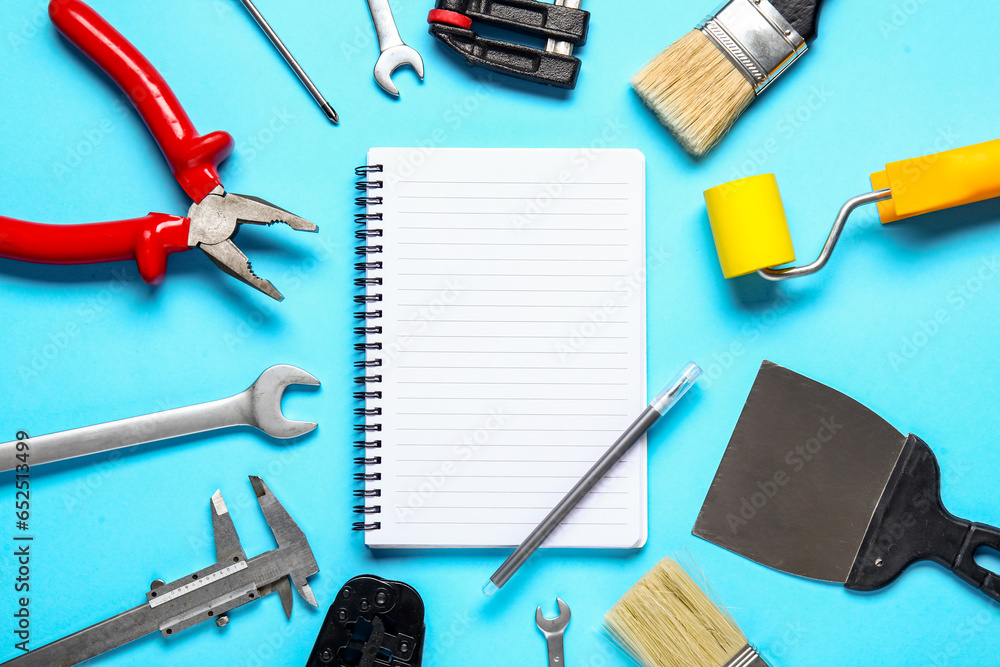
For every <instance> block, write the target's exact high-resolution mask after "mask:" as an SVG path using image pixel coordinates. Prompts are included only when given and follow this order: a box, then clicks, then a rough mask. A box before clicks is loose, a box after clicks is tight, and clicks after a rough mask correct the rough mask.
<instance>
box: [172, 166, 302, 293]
mask: <svg viewBox="0 0 1000 667" xmlns="http://www.w3.org/2000/svg"><path fill="white" fill-rule="evenodd" d="M188 219H189V220H190V221H191V222H190V226H189V228H188V246H189V247H191V248H201V249H202V251H203V252H204V253H205V254H206V255H208V258H209V259H211V260H212V261H213V262H214V263H215V265H216V266H218V267H219V268H220V269H222V270H223V271H225V272H226V273H228V274H229V275H231V276H232V277H233V278H236V279H237V280H241V281H243V282H244V283H246V284H247V285H250V286H251V287H253V288H254V289H257V290H260V291H261V292H263V293H264V294H266V295H268V296H269V297H271V298H272V299H275V300H277V301H282V300H284V298H285V297H283V296H282V295H281V292H279V291H278V290H277V289H275V287H274V285H272V284H271V281H269V280H265V279H263V278H261V277H259V276H258V275H257V274H255V273H254V272H253V267H252V266H251V265H250V260H249V259H247V256H246V255H244V254H243V252H242V251H241V250H240V249H239V248H238V247H237V246H236V244H235V243H234V242H233V238H234V237H235V236H236V233H237V232H238V231H239V229H240V225H243V224H247V225H264V226H270V225H273V224H274V223H276V222H282V223H284V224H286V225H288V226H289V227H291V228H292V229H294V230H296V231H300V232H315V231H318V229H319V228H318V227H317V226H316V225H315V224H313V223H311V222H309V221H308V220H306V219H305V218H300V217H299V216H297V215H295V214H294V213H291V212H289V211H286V210H285V209H283V208H281V207H280V206H275V205H274V204H272V203H270V202H268V201H265V200H263V199H260V198H259V197H253V196H251V195H238V194H235V193H230V192H226V191H225V189H224V188H223V187H222V186H221V185H220V186H218V187H217V188H215V189H214V190H212V192H210V193H209V194H208V195H207V196H206V197H205V198H204V199H202V200H201V201H200V202H198V203H196V204H192V205H191V208H190V209H189V210H188Z"/></svg>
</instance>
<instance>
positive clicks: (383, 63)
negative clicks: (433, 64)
mask: <svg viewBox="0 0 1000 667" xmlns="http://www.w3.org/2000/svg"><path fill="white" fill-rule="evenodd" d="M403 65H409V66H410V67H412V68H413V69H414V71H415V72H416V73H417V76H419V77H420V78H421V79H423V78H424V61H423V60H422V59H421V58H420V54H419V53H417V52H416V50H415V49H413V48H412V47H409V46H407V45H406V44H400V45H399V46H394V47H392V48H389V49H386V50H385V51H383V52H382V55H380V56H379V57H378V61H377V62H376V63H375V81H377V82H378V85H380V86H382V90H384V91H385V92H387V93H389V94H390V95H392V96H393V97H399V88H397V87H396V84H395V83H393V82H392V73H393V72H395V71H396V70H397V69H398V68H400V67H402V66H403Z"/></svg>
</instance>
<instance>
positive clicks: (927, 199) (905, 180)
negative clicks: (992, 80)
mask: <svg viewBox="0 0 1000 667" xmlns="http://www.w3.org/2000/svg"><path fill="white" fill-rule="evenodd" d="M871 184H872V191H871V192H867V193H865V194H861V195H858V196H857V197H852V198H850V199H848V200H847V201H846V202H845V203H844V205H843V206H842V207H841V209H840V212H839V213H838V214H837V218H836V220H835V221H834V223H833V229H832V230H830V235H829V236H828V237H827V239H826V243H825V244H824V245H823V250H822V252H820V255H819V257H818V258H817V259H816V260H815V261H814V262H812V263H810V264H805V265H802V266H792V267H784V268H778V267H781V265H783V264H789V263H791V262H794V261H795V250H794V249H793V248H792V237H791V233H790V232H789V229H788V219H787V218H786V217H785V208H784V206H783V205H782V203H781V194H780V193H779V192H778V182H777V180H776V179H775V177H774V174H761V175H760V176H751V177H749V178H742V179H739V180H736V181H731V182H729V183H724V184H722V185H719V186H716V187H714V188H712V189H710V190H706V191H705V205H706V206H707V208H708V220H709V223H710V224H711V226H712V236H713V237H714V239H715V248H716V251H717V252H718V254H719V263H720V264H721V265H722V273H723V275H724V276H725V277H726V278H735V277H736V276H742V275H745V274H748V273H753V272H754V271H756V272H757V273H758V274H759V275H761V276H762V277H764V278H766V279H768V280H786V279H788V278H797V277H799V276H807V275H809V274H812V273H816V272H817V271H819V270H820V269H822V268H823V267H824V266H825V265H826V263H827V261H829V259H830V255H831V254H832V253H833V249H834V247H835V246H836V245H837V241H838V240H839V239H840V234H841V232H842V231H843V230H844V225H845V224H846V223H847V218H848V216H850V214H851V212H852V211H854V209H856V208H858V207H859V206H864V205H865V204H876V205H877V207H878V214H879V218H880V219H881V221H882V224H887V223H890V222H895V221H897V220H902V219H904V218H910V217H913V216H916V215H923V214H924V213H931V212H933V211H940V210H943V209H946V208H951V207H953V206H961V205H963V204H972V203H974V202H978V201H983V200H986V199H992V198H993V197H998V196H1000V139H994V140H993V141H987V142H984V143H981V144H975V145H972V146H965V147H964V148H955V149H952V150H948V151H944V152H942V153H935V154H933V155H925V156H923V157H918V158H913V159H910V160H900V161H899V162H891V163H889V164H887V165H886V166H885V169H884V170H883V171H877V172H875V173H873V174H872V175H871Z"/></svg>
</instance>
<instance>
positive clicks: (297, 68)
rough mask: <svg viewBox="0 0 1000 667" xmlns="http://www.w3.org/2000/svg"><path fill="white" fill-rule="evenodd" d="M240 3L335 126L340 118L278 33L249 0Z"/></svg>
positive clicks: (241, 0)
mask: <svg viewBox="0 0 1000 667" xmlns="http://www.w3.org/2000/svg"><path fill="white" fill-rule="evenodd" d="M240 2H242V3H243V6H244V7H246V10H247V11H248V12H249V13H250V16H252V17H253V20H254V21H256V22H257V25H258V26H260V29H261V30H263V31H264V34H265V35H267V38H268V39H269V40H271V44H273V45H274V48H275V49H277V50H278V53H280V54H281V57H282V58H284V59H285V62H286V63H288V66H289V67H291V68H292V71H293V72H295V76H297V77H299V81H301V82H302V85H303V86H305V87H306V90H308V91H309V94H310V95H312V96H313V99H314V100H316V104H318V105H319V108H320V109H322V110H323V113H324V114H325V115H326V117H327V118H328V119H329V120H330V122H331V123H333V124H334V125H336V124H337V123H338V122H339V121H340V118H339V117H338V116H337V112H336V111H334V110H333V107H332V106H331V105H330V103H329V102H327V101H326V98H325V97H323V93H321V92H319V88H317V87H316V84H314V83H313V82H312V79H310V78H309V75H308V74H306V71H305V70H304V69H302V65H300V64H299V61H297V60H296V59H295V56H293V55H292V52H291V51H289V50H288V47H286V46H285V43H284V42H282V41H281V38H280V37H278V33H276V32H275V31H274V29H273V28H272V27H271V25H270V24H269V23H268V22H267V19H265V18H264V15H263V14H261V13H260V11H259V10H258V9H257V6H256V5H254V4H253V2H251V0H240Z"/></svg>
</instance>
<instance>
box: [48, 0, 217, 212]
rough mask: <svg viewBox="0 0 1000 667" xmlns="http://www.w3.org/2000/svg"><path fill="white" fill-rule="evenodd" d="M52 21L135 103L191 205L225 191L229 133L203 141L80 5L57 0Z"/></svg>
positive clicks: (164, 88)
mask: <svg viewBox="0 0 1000 667" xmlns="http://www.w3.org/2000/svg"><path fill="white" fill-rule="evenodd" d="M49 16H50V17H51V18H52V22H53V23H54V24H55V26H56V28H57V29H58V30H59V32H60V33H62V35H63V36H64V37H65V38H66V39H68V40H69V41H71V42H72V43H73V44H74V45H76V47H77V48H78V49H80V50H81V51H83V52H84V53H85V54H86V55H87V56H88V57H89V58H90V59H91V60H93V61H94V62H95V63H97V65H98V66H99V67H100V68H101V69H102V70H104V72H105V73H106V74H107V75H108V76H110V77H111V78H112V79H113V80H114V82H115V83H116V84H118V87H119V88H121V89H122V91H123V92H124V93H125V94H126V95H128V97H129V99H130V100H132V104H133V105H134V106H135V108H136V110H137V111H138V112H139V115H141V116H142V119H143V120H144V121H145V122H146V127H148V128H149V131H150V132H152V133H153V137H154V138H155V139H156V143H157V144H159V145H160V150H161V151H163V156H164V157H165V158H166V159H167V162H168V163H169V164H170V169H171V171H173V173H174V177H175V178H176V179H177V182H178V183H180V184H181V187H182V188H184V191H185V192H186V193H187V194H188V195H189V196H190V197H191V199H193V200H194V201H195V202H200V201H201V200H202V199H203V198H204V197H205V195H207V194H208V193H209V192H211V191H212V190H214V189H215V188H216V187H218V186H219V185H221V181H220V180H219V172H218V170H217V167H218V165H219V163H220V162H222V161H223V160H225V159H226V158H227V157H229V154H230V153H232V152H233V138H232V136H230V135H229V133H227V132H212V133H211V134H206V135H205V136H201V135H199V134H198V131H197V130H196V129H195V127H194V124H192V123H191V119H190V118H188V115H187V114H186V113H185V112H184V107H182V106H181V103H180V102H179V101H178V100H177V96H176V95H174V91H172V90H170V86H168V85H167V82H166V81H164V80H163V77H162V76H160V73H159V72H157V71H156V68H155V67H153V66H152V65H151V64H150V62H149V61H148V60H146V58H145V57H144V56H143V55H142V54H141V53H139V50H138V49H137V48H135V47H134V46H133V45H132V43H131V42H129V41H128V40H127V39H125V38H124V37H123V36H122V34H121V33H120V32H118V31H117V30H115V29H114V28H113V27H112V26H111V25H110V24H109V23H108V22H107V21H105V20H104V19H103V18H102V17H101V15H100V14H98V13H97V12H95V11H94V10H93V9H92V8H90V7H89V6H88V5H85V4H84V3H82V2H79V0H51V2H49Z"/></svg>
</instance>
